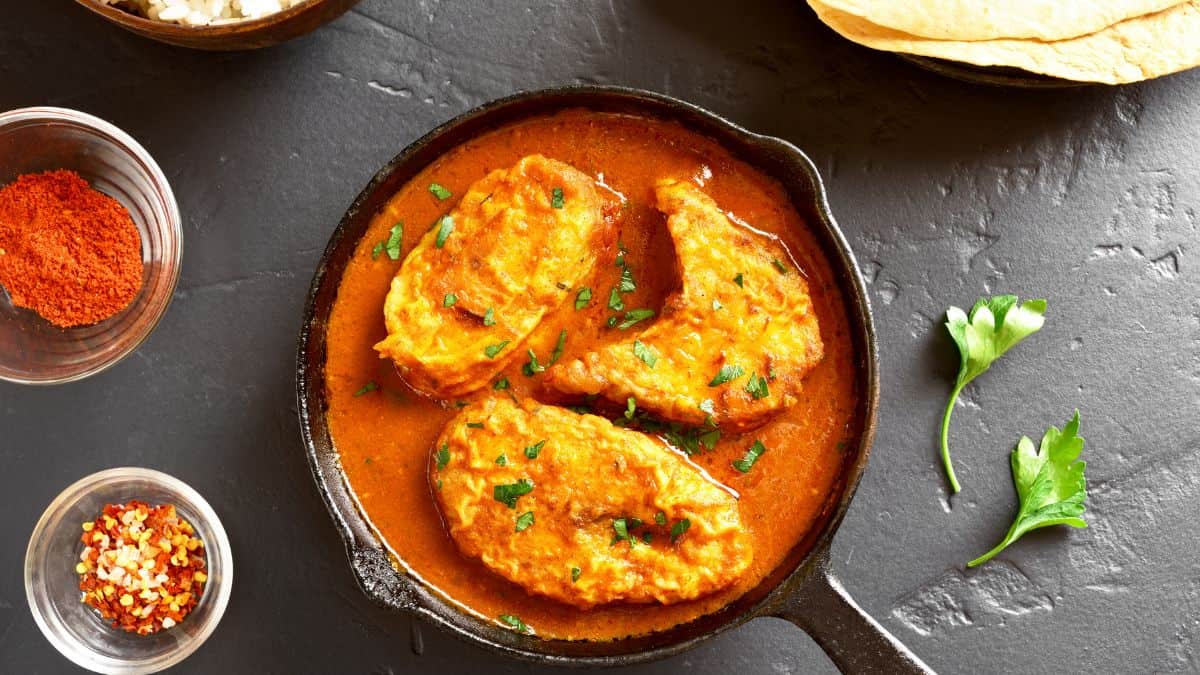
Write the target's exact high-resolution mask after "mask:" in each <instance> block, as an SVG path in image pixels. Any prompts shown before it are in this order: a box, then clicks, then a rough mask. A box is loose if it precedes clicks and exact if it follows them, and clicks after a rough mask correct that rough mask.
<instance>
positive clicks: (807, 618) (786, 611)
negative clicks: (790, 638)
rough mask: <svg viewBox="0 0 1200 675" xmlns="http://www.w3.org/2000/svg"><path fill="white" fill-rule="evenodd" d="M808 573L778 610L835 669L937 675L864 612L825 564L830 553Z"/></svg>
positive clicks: (855, 672) (853, 674)
mask: <svg viewBox="0 0 1200 675" xmlns="http://www.w3.org/2000/svg"><path fill="white" fill-rule="evenodd" d="M813 562H814V563H815V564H814V565H813V567H812V573H811V574H810V575H809V577H808V578H807V579H805V580H804V582H803V583H802V584H801V585H800V587H799V588H798V589H797V590H795V591H793V592H792V594H791V596H790V597H789V598H788V599H787V600H786V601H785V603H784V605H783V607H781V608H780V609H779V610H778V611H777V612H776V614H777V615H778V616H779V617H780V618H783V619H787V620H788V621H791V622H792V623H794V624H796V625H797V626H799V627H800V628H801V629H802V630H803V631H804V632H806V633H808V634H809V635H810V636H812V638H813V639H814V640H816V642H817V644H819V645H821V649H824V650H825V653H826V654H828V655H829V658H830V659H832V660H833V663H834V664H835V665H836V666H837V667H838V670H840V671H842V672H843V673H846V674H847V675H858V674H860V673H862V674H866V673H887V674H888V675H892V674H903V673H913V674H920V675H935V673H934V671H933V669H931V668H930V667H929V666H927V665H925V663H924V662H922V661H921V659H920V658H918V657H917V655H916V654H914V653H912V651H910V650H909V648H908V647H905V646H904V643H902V642H900V641H899V640H897V639H896V637H895V636H893V635H892V634H891V633H889V632H888V631H887V629H886V628H884V627H883V626H881V625H880V624H879V622H878V621H876V620H875V619H873V618H871V616H870V615H869V614H867V613H866V612H864V611H863V610H862V608H861V607H859V606H858V603H856V602H854V599H853V598H851V597H850V594H849V593H847V592H846V589H845V587H843V586H842V582H840V581H838V580H837V578H836V577H834V576H833V573H832V572H831V571H830V569H829V552H828V551H824V552H822V553H820V554H818V558H817V559H816V560H814V561H813Z"/></svg>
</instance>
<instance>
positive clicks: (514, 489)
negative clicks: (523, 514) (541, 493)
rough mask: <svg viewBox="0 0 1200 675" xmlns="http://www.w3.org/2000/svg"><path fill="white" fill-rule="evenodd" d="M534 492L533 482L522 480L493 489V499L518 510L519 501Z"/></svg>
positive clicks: (526, 479)
mask: <svg viewBox="0 0 1200 675" xmlns="http://www.w3.org/2000/svg"><path fill="white" fill-rule="evenodd" d="M530 492H533V481H531V480H529V479H528V478H522V479H521V480H519V481H517V482H515V483H507V484H502V485H496V486H494V487H492V498H493V499H495V500H496V501H498V502H500V503H501V504H504V505H505V506H507V507H508V508H510V509H515V508H517V499H519V498H521V497H523V496H525V495H527V494H529V493H530Z"/></svg>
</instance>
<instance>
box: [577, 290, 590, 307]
mask: <svg viewBox="0 0 1200 675" xmlns="http://www.w3.org/2000/svg"><path fill="white" fill-rule="evenodd" d="M591 300H592V289H590V288H588V287H586V286H585V287H583V288H581V289H579V292H578V293H576V294H575V311H576V312H578V311H579V310H581V309H583V308H584V307H587V306H588V303H589V302H591Z"/></svg>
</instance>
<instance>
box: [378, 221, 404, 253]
mask: <svg viewBox="0 0 1200 675" xmlns="http://www.w3.org/2000/svg"><path fill="white" fill-rule="evenodd" d="M403 240H404V221H403V220H401V221H397V222H396V224H395V225H393V226H392V229H391V231H389V232H388V238H387V239H385V240H383V241H381V242H379V243H378V244H375V247H374V248H372V249H371V260H375V259H376V258H378V257H379V254H380V253H383V252H384V251H387V254H388V257H389V258H391V259H392V260H399V259H400V249H401V246H402V245H403V244H404V241H403Z"/></svg>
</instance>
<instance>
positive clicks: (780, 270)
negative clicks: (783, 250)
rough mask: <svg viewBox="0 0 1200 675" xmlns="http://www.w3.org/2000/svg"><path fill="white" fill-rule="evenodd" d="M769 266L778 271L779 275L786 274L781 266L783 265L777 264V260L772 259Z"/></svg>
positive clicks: (785, 269) (785, 270) (784, 268)
mask: <svg viewBox="0 0 1200 675" xmlns="http://www.w3.org/2000/svg"><path fill="white" fill-rule="evenodd" d="M771 264H772V265H774V266H775V269H777V270H779V273H780V274H787V268H786V267H784V266H783V263H781V262H779V258H772V259H771Z"/></svg>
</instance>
